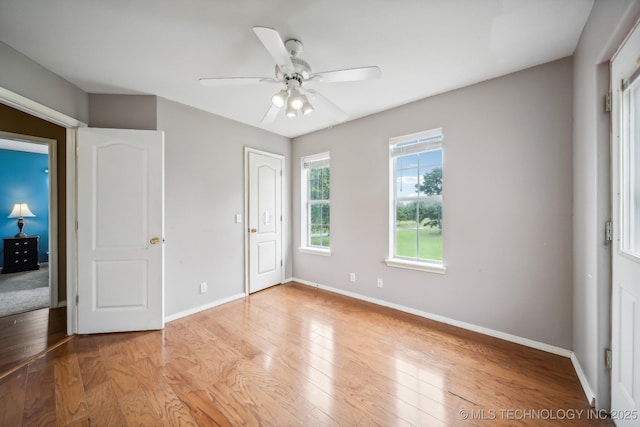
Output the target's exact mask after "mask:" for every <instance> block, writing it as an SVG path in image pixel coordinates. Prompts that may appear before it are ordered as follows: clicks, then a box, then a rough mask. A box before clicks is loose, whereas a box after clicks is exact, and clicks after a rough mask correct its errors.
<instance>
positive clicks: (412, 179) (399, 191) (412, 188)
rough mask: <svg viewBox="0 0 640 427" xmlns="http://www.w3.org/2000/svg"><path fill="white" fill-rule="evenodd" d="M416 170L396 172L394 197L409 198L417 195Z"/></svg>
mask: <svg viewBox="0 0 640 427" xmlns="http://www.w3.org/2000/svg"><path fill="white" fill-rule="evenodd" d="M417 184H418V168H411V169H399V170H396V197H410V196H415V195H416V194H418V192H417V187H416V185H417Z"/></svg>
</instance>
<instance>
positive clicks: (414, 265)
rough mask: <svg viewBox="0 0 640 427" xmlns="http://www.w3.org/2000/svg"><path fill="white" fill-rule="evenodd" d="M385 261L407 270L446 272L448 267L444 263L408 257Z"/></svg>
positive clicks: (392, 265) (389, 265) (391, 265)
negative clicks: (412, 259) (411, 259)
mask: <svg viewBox="0 0 640 427" xmlns="http://www.w3.org/2000/svg"><path fill="white" fill-rule="evenodd" d="M384 262H385V263H386V264H387V266H388V267H396V268H406V269H407V270H417V271H426V272H427V273H436V274H444V273H445V272H446V271H447V268H446V267H445V266H444V265H442V264H436V263H428V262H417V261H409V260H406V259H398V258H390V259H385V260H384Z"/></svg>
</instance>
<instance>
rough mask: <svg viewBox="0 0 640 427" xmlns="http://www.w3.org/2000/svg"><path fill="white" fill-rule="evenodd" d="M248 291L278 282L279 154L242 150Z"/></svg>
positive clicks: (279, 271)
mask: <svg viewBox="0 0 640 427" xmlns="http://www.w3.org/2000/svg"><path fill="white" fill-rule="evenodd" d="M246 156H247V160H246V165H247V166H246V167H247V179H248V197H247V203H248V215H247V218H248V220H247V227H248V228H247V235H248V247H249V253H248V258H249V259H248V263H249V269H248V270H249V272H248V274H249V286H248V288H249V293H253V292H257V291H260V290H262V289H265V288H268V287H269V286H273V285H276V284H278V283H282V272H283V267H282V265H283V262H282V163H283V158H282V157H281V156H278V155H275V154H270V153H264V152H259V151H255V150H250V149H247V150H246Z"/></svg>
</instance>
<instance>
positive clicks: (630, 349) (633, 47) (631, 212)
mask: <svg viewBox="0 0 640 427" xmlns="http://www.w3.org/2000/svg"><path fill="white" fill-rule="evenodd" d="M639 64H640V30H639V29H638V27H636V28H635V29H634V30H633V32H632V33H631V34H630V36H629V37H628V38H627V39H626V41H625V42H624V44H623V45H622V47H621V48H620V50H619V51H618V53H617V54H616V56H615V57H614V59H613V61H612V66H611V82H612V98H613V99H612V110H613V111H612V112H613V115H612V130H613V132H612V136H613V143H612V156H611V158H612V165H611V169H612V172H613V174H612V178H613V179H612V182H613V191H612V194H613V199H612V206H613V217H612V218H613V235H614V236H615V238H614V246H613V251H612V302H611V304H612V307H611V309H612V313H611V314H612V322H611V323H612V331H611V337H612V344H611V351H612V371H611V409H612V417H613V418H614V420H615V423H616V425H617V426H618V427H625V426H637V425H638V423H639V421H638V417H640V414H639V413H638V410H639V408H640V304H639V302H640V67H639Z"/></svg>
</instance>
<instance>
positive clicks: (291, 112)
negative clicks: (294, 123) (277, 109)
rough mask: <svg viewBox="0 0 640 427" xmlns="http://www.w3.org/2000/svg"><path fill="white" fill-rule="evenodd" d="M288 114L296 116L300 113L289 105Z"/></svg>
mask: <svg viewBox="0 0 640 427" xmlns="http://www.w3.org/2000/svg"><path fill="white" fill-rule="evenodd" d="M286 115H287V117H296V116H297V115H298V111H297V110H294V109H293V108H291V106H287V111H286Z"/></svg>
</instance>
